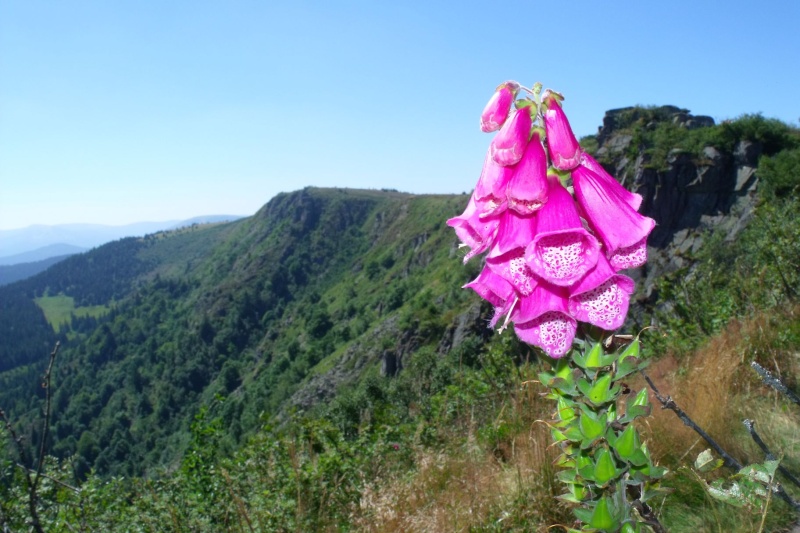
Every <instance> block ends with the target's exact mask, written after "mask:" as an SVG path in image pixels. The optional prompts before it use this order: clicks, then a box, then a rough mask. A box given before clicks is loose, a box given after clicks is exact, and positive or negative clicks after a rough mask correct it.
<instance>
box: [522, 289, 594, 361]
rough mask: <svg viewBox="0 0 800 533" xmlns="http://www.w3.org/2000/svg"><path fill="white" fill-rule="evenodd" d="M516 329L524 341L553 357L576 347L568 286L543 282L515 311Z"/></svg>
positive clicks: (575, 327)
mask: <svg viewBox="0 0 800 533" xmlns="http://www.w3.org/2000/svg"><path fill="white" fill-rule="evenodd" d="M511 320H513V321H514V332H515V333H516V334H517V337H519V338H520V340H522V341H523V342H526V343H528V344H533V345H534V346H538V347H539V348H541V349H542V350H544V351H545V353H546V354H547V355H549V356H550V357H553V358H559V357H563V356H564V355H565V354H566V353H567V352H568V351H569V350H570V348H571V347H572V340H573V339H574V338H575V331H576V330H577V328H578V324H577V322H575V319H574V318H572V317H571V316H570V315H569V311H568V300H567V294H566V289H564V288H563V287H556V286H553V285H549V284H547V283H540V284H539V285H537V286H536V288H535V289H534V290H533V292H532V293H531V294H530V295H529V296H526V297H524V298H520V300H519V302H518V303H517V304H516V305H515V306H514V309H513V310H512V311H511Z"/></svg>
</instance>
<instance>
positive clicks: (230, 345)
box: [0, 189, 470, 475]
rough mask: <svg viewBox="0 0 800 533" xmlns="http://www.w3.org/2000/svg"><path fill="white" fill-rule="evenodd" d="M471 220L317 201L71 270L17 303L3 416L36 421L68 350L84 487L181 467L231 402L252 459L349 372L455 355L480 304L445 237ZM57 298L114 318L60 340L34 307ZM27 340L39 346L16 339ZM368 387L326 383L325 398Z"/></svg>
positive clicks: (46, 279)
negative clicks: (265, 421) (305, 389)
mask: <svg viewBox="0 0 800 533" xmlns="http://www.w3.org/2000/svg"><path fill="white" fill-rule="evenodd" d="M462 203H464V198H459V197H415V196H412V195H406V194H400V193H391V192H369V191H350V190H316V189H307V190H304V191H301V192H298V193H293V194H286V195H280V196H278V197H277V198H275V199H274V200H272V201H271V202H270V203H269V204H268V205H267V206H265V207H264V209H262V210H261V211H260V212H259V213H257V214H256V215H255V216H254V217H252V218H250V219H247V220H244V221H240V222H236V223H232V224H222V225H216V226H210V227H198V228H194V229H189V230H183V231H178V232H172V233H160V234H155V235H150V236H148V237H146V238H142V239H137V238H130V239H123V240H121V241H117V242H114V243H111V244H109V245H106V246H103V247H100V248H98V249H96V250H94V251H91V252H89V253H86V254H82V255H79V256H75V257H73V258H70V259H67V260H66V261H64V262H62V263H60V264H58V265H56V266H54V267H53V268H51V269H50V270H48V271H47V272H45V273H42V274H40V275H38V276H36V277H35V278H32V279H30V280H26V281H24V282H21V283H17V284H14V285H12V286H9V287H7V288H5V289H4V293H3V297H2V301H3V302H6V308H5V311H4V313H5V314H4V316H3V317H2V320H0V323H3V324H4V327H5V328H8V329H7V331H8V333H7V334H6V335H4V338H5V339H9V340H11V339H19V340H18V341H16V342H4V343H3V348H4V350H6V351H5V352H4V355H3V357H2V359H0V361H2V364H3V367H2V370H3V371H4V372H3V373H2V374H0V380H2V385H1V386H0V391H1V392H0V405H3V406H6V409H7V410H8V411H9V412H10V413H11V415H12V416H14V417H15V418H17V419H20V420H28V421H30V420H33V419H34V418H35V417H36V414H37V413H38V400H39V397H40V396H41V394H32V391H33V390H35V387H36V381H37V375H38V374H40V373H41V372H42V365H43V364H44V362H45V360H46V357H47V354H48V353H49V348H48V346H50V345H52V344H53V342H54V341H55V339H56V337H57V336H58V337H59V338H60V339H61V340H62V342H63V344H64V347H63V349H62V354H61V355H60V359H59V367H58V372H57V374H56V375H55V381H56V383H57V384H58V385H57V393H56V396H55V398H54V413H53V446H52V450H53V453H54V454H56V455H57V456H59V457H67V456H71V455H74V454H77V461H78V465H79V466H78V468H77V470H78V474H79V475H82V474H83V473H85V472H88V471H89V469H90V468H94V469H95V470H96V471H97V472H98V473H101V474H102V473H112V474H114V473H116V474H121V473H124V474H126V475H142V474H144V473H146V472H147V471H148V469H150V468H153V467H155V466H158V465H167V464H172V463H174V462H175V461H177V460H178V459H179V458H180V456H181V454H182V453H183V452H184V451H185V447H186V444H187V438H188V429H189V425H190V422H191V420H192V418H193V416H194V415H195V414H196V413H197V411H198V409H199V408H200V407H201V406H202V405H209V404H211V403H213V402H214V398H215V397H217V396H224V397H226V398H227V400H226V402H225V403H224V406H222V407H220V409H222V410H221V412H219V413H215V414H219V415H221V416H222V419H223V420H225V421H226V422H227V423H228V426H227V427H226V428H225V429H226V432H225V433H226V436H227V438H228V439H229V440H230V441H231V442H230V444H231V445H233V444H235V443H238V442H239V441H240V440H241V438H242V437H243V435H246V434H249V433H252V432H253V431H254V430H255V429H257V428H258V427H259V425H260V424H261V423H262V418H263V417H264V416H267V417H268V416H271V415H276V414H278V413H279V412H280V411H281V409H282V408H284V407H286V406H285V402H286V401H287V400H288V399H289V398H290V397H291V396H292V394H294V393H295V392H296V391H298V389H300V388H301V387H302V384H303V383H304V382H306V381H309V380H311V379H313V377H314V375H316V374H319V373H320V372H323V371H325V370H326V369H330V368H333V367H335V366H337V364H338V363H339V360H340V359H342V358H343V357H344V358H346V359H347V360H348V361H349V364H350V365H354V364H357V365H358V368H359V369H363V370H365V371H369V372H373V373H374V372H377V371H378V367H379V365H380V361H381V357H382V356H383V354H384V351H386V350H390V351H393V352H394V353H397V354H402V353H404V352H411V351H413V350H414V349H416V348H417V347H419V346H421V345H424V344H430V343H434V344H438V343H439V342H441V338H442V334H443V332H444V331H445V329H447V328H448V327H451V326H452V324H453V323H454V320H456V318H457V315H458V313H459V312H460V311H459V309H461V308H462V307H463V306H464V303H465V302H467V301H468V297H467V295H466V294H464V293H463V291H461V290H460V289H459V287H460V286H461V285H463V284H464V283H465V282H466V281H468V279H469V277H468V276H469V274H470V271H468V270H463V269H461V268H458V269H453V268H450V267H451V263H452V259H453V258H454V257H455V254H456V251H455V249H454V248H453V243H452V242H451V241H452V239H451V238H450V235H449V234H448V233H447V232H446V231H444V229H443V227H442V225H441V217H442V216H449V215H453V214H456V213H457V211H458V210H459V209H460V207H461V204H462ZM56 296H61V297H63V296H66V297H69V298H72V300H73V302H74V306H75V308H76V310H77V311H80V310H81V309H85V308H94V309H97V308H98V306H100V310H101V312H99V313H95V315H96V316H84V317H83V318H71V319H70V321H69V323H68V324H63V327H60V330H59V331H60V333H59V334H58V335H56V333H55V332H54V331H53V329H52V328H51V327H50V325H48V324H47V322H46V321H45V320H44V317H43V315H42V311H41V310H40V309H39V307H38V306H37V302H38V305H44V306H46V305H47V304H48V303H51V302H52V299H53V297H56ZM12 303H13V304H14V305H12ZM462 310H463V309H462ZM441 311H445V312H444V313H442V312H441ZM17 324H20V325H17ZM55 326H62V325H60V324H55ZM22 327H26V328H28V330H30V333H26V334H25V335H24V336H18V335H15V334H14V333H15V332H16V331H20V328H22ZM401 332H402V333H401ZM22 340H25V341H26V342H25V343H24V344H23V343H21V342H20V341H22ZM459 342H460V341H459ZM355 353H357V355H354V354H355ZM353 359H358V362H356V361H354V360H353ZM359 374H360V372H351V371H347V370H342V371H341V372H340V373H339V377H338V378H337V379H331V380H325V386H326V387H327V388H328V389H327V390H328V395H329V396H330V395H331V394H333V393H334V392H335V388H336V386H337V385H338V382H339V381H343V380H344V381H347V380H354V379H356V378H357V377H358V375H359ZM319 394H322V393H319ZM316 399H321V397H319V398H318V397H317V393H316V392H315V393H314V396H313V397H311V398H305V399H304V402H305V403H306V404H307V405H308V404H312V403H314V401H315V400H316ZM32 436H33V437H35V435H32Z"/></svg>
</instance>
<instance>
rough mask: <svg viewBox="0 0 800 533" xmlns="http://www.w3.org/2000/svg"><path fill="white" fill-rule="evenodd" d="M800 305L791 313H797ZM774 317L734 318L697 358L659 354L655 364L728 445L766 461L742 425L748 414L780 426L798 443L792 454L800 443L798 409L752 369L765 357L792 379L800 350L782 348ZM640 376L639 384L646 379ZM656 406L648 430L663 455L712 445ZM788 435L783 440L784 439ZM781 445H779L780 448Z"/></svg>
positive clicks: (655, 375)
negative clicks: (767, 385) (777, 335)
mask: <svg viewBox="0 0 800 533" xmlns="http://www.w3.org/2000/svg"><path fill="white" fill-rule="evenodd" d="M797 311H798V310H797V309H794V310H793V311H789V312H787V316H788V317H789V318H790V319H791V318H793V317H794V316H797ZM774 320H775V318H774V316H769V315H766V314H765V315H760V316H757V317H755V318H752V319H749V320H744V321H734V322H732V323H731V324H730V325H729V326H728V328H727V329H726V330H725V331H724V332H723V333H722V334H720V335H717V336H715V337H713V338H712V339H711V340H710V341H709V342H708V343H707V344H706V345H704V346H702V347H701V348H699V349H698V351H697V352H696V353H695V354H694V355H692V356H691V357H687V358H685V359H684V360H682V361H677V360H676V359H675V358H674V357H673V356H671V355H668V356H667V357H665V358H663V359H661V360H659V361H658V362H656V363H655V364H654V365H652V366H651V368H650V369H649V370H648V371H647V372H648V374H649V375H650V377H651V378H652V379H653V380H654V381H655V383H656V386H657V387H659V389H660V391H661V393H662V394H664V395H667V394H668V395H671V396H672V398H673V399H674V400H675V401H676V402H677V404H678V405H679V406H680V407H681V408H682V409H683V410H684V411H686V413H687V414H688V415H689V416H690V417H691V418H692V419H693V420H694V421H695V422H696V423H697V424H698V425H700V426H701V427H702V428H703V429H705V430H706V431H707V432H708V433H709V435H711V436H712V437H713V438H714V439H715V440H717V442H719V444H720V445H722V447H723V448H725V449H726V450H727V451H728V452H729V453H731V454H733V455H734V456H735V457H737V458H739V459H740V460H741V461H745V462H746V461H749V460H758V461H760V460H762V459H761V458H760V457H751V456H752V455H753V453H754V452H756V450H755V449H754V447H753V445H752V444H751V443H750V440H749V437H747V435H746V432H745V429H744V427H743V425H742V420H743V419H744V418H751V419H755V420H757V422H758V427H759V428H763V429H764V433H771V432H772V431H773V430H777V433H779V434H780V435H781V436H785V437H787V438H788V442H790V443H792V446H791V447H790V448H787V449H786V450H785V451H786V452H787V454H789V453H791V452H792V451H793V450H796V448H795V447H796V446H800V442H798V439H800V435H797V431H798V423H797V422H798V412H797V410H796V409H795V410H793V409H790V408H788V405H787V401H786V399H785V398H783V397H781V396H780V395H778V394H777V393H776V392H775V391H774V390H772V389H770V388H768V387H766V386H764V385H763V384H762V383H761V381H760V380H759V379H758V376H757V375H756V374H755V372H754V371H753V370H752V369H751V368H750V362H751V361H753V360H757V361H758V362H759V363H760V364H762V365H763V366H765V367H766V368H768V369H770V370H772V371H773V372H774V373H775V374H776V375H780V376H782V377H783V378H784V379H786V378H788V379H787V381H788V382H789V383H790V384H792V383H794V381H795V380H794V376H797V375H798V370H800V368H799V367H800V365H799V364H798V363H799V361H798V354H796V353H795V354H793V353H789V352H786V351H785V350H782V349H781V347H780V345H779V344H776V343H775V342H773V338H774V336H775V331H774V323H773V322H774ZM643 383H644V382H643V380H637V381H636V382H635V385H636V386H637V387H642V386H643ZM651 400H652V401H653V403H654V405H655V406H656V407H655V408H654V410H653V416H652V417H651V418H649V419H648V420H646V421H644V426H645V428H646V429H645V430H644V432H645V434H646V435H647V436H648V440H649V441H651V442H652V444H651V449H652V451H653V452H654V455H655V456H656V457H661V458H664V459H665V460H668V461H669V460H670V459H671V460H676V459H681V458H686V457H688V458H691V459H692V460H693V459H694V457H695V456H696V455H697V454H698V453H700V452H701V451H703V450H704V449H705V448H706V447H707V446H706V444H705V442H703V441H702V440H700V441H698V439H699V437H698V435H697V434H696V433H695V432H694V431H693V430H692V429H690V428H689V427H687V426H684V425H683V424H681V423H680V422H679V421H678V419H677V417H676V416H675V414H674V413H672V412H671V411H665V410H662V409H659V408H658V407H657V405H658V403H657V401H656V399H655V397H654V396H652V395H651ZM782 440H783V439H782ZM778 451H779V450H776V452H778Z"/></svg>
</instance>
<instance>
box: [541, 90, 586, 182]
mask: <svg viewBox="0 0 800 533" xmlns="http://www.w3.org/2000/svg"><path fill="white" fill-rule="evenodd" d="M545 102H546V103H547V111H545V113H544V127H545V130H546V131H547V148H548V149H549V150H550V160H551V161H552V162H553V166H554V167H555V168H557V169H558V170H571V169H573V168H575V167H576V166H578V163H580V161H581V145H580V144H578V139H576V138H575V134H574V133H572V128H571V127H570V125H569V121H568V120H567V115H565V114H564V111H563V110H562V109H561V103H560V102H559V101H558V98H556V96H554V95H553V94H550V95H549V96H547V97H546V100H545Z"/></svg>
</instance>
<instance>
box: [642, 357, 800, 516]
mask: <svg viewBox="0 0 800 533" xmlns="http://www.w3.org/2000/svg"><path fill="white" fill-rule="evenodd" d="M639 372H641V374H642V376H644V379H645V380H646V381H647V384H648V385H650V388H651V389H652V390H653V394H655V396H656V398H657V399H658V401H659V402H660V403H661V407H662V408H663V409H669V410H670V411H672V412H674V413H675V414H676V415H678V418H680V419H681V421H682V422H683V423H684V424H685V425H687V426H689V427H690V428H692V429H693V430H694V431H695V432H696V433H697V434H698V435H700V436H701V437H703V440H705V441H706V442H707V443H708V445H709V446H711V447H712V448H714V450H715V451H716V452H717V453H718V454H719V456H720V457H722V460H723V463H724V464H725V466H727V467H728V468H731V469H733V470H736V471H737V472H738V471H739V470H741V469H742V468H743V466H742V463H740V462H739V461H737V460H736V459H734V458H733V457H732V456H731V455H730V454H729V453H728V452H726V451H725V450H724V449H723V448H722V446H720V445H719V444H717V441H715V440H714V439H712V438H711V436H709V434H708V433H706V432H705V431H703V428H701V427H700V426H698V425H697V424H695V423H694V421H693V420H692V419H691V418H689V415H687V414H686V413H685V412H684V411H683V409H681V408H680V407H678V405H677V404H676V403H675V401H674V400H673V399H672V398H670V397H669V396H667V397H666V398H665V397H664V396H662V395H661V393H660V392H659V391H658V389H657V388H656V386H655V384H654V383H653V380H651V379H650V376H648V375H647V374H645V373H644V371H642V370H640V371H639ZM773 487H774V488H773V490H774V491H775V492H776V493H777V494H778V496H780V497H781V499H783V501H785V502H786V503H788V504H789V505H791V506H792V507H793V508H794V509H795V511H800V501H797V500H795V499H794V498H792V497H791V496H789V495H788V494H787V493H786V490H785V489H784V488H783V486H782V485H781V484H780V483H774V484H773Z"/></svg>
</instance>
